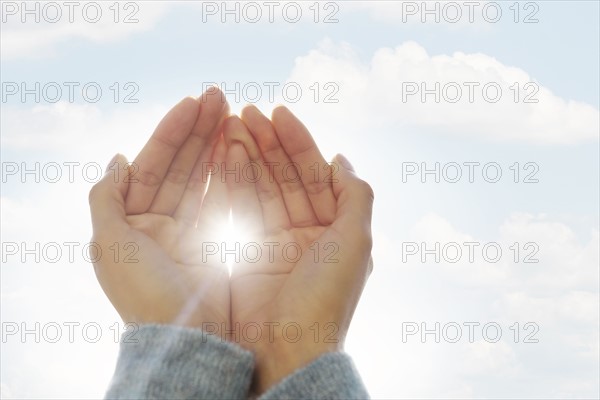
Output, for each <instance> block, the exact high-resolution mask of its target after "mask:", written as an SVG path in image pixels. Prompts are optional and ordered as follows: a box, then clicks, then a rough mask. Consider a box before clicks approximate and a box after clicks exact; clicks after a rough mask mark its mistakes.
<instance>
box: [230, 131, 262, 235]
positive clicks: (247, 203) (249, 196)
mask: <svg viewBox="0 0 600 400" xmlns="http://www.w3.org/2000/svg"><path fill="white" fill-rule="evenodd" d="M226 126H227V125H226ZM249 163H250V159H249V157H248V153H247V152H246V149H245V148H244V145H243V144H242V143H240V142H234V143H232V144H231V146H229V149H228V151H227V162H226V168H227V173H226V174H225V181H226V182H227V189H228V190H229V196H230V197H229V198H230V199H231V215H232V217H233V222H234V224H235V226H236V228H237V229H239V232H244V233H248V234H249V235H252V236H254V235H260V236H262V235H263V233H264V226H263V222H262V221H263V217H262V210H261V207H260V202H259V200H258V195H257V193H256V188H255V186H256V185H255V183H254V182H253V180H254V179H255V176H254V175H252V174H253V172H252V169H251V168H248V169H247V172H246V176H244V174H243V173H242V172H241V171H242V169H244V168H245V167H246V166H247V165H249Z"/></svg>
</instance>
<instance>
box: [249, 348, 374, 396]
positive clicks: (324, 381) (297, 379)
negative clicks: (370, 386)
mask: <svg viewBox="0 0 600 400" xmlns="http://www.w3.org/2000/svg"><path fill="white" fill-rule="evenodd" d="M368 398H369V393H367V389H366V388H365V386H364V384H363V382H362V380H361V378H360V375H359V374H358V371H357V370H356V368H355V367H354V363H353V362H352V360H351V359H350V356H348V355H347V354H346V353H327V354H325V355H322V356H321V357H319V358H317V359H316V360H315V361H313V362H312V363H310V364H308V365H307V366H306V367H304V368H301V369H299V370H297V371H295V372H294V373H292V374H291V375H289V376H287V377H286V378H284V379H283V380H282V381H281V382H279V383H278V384H276V385H275V386H273V387H272V388H270V389H269V390H268V391H267V392H266V393H265V394H264V395H262V396H261V397H259V399H260V400H270V399H368Z"/></svg>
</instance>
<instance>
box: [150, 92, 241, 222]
mask: <svg viewBox="0 0 600 400" xmlns="http://www.w3.org/2000/svg"><path fill="white" fill-rule="evenodd" d="M209 90H213V89H209ZM216 90H218V89H216ZM204 98H206V101H199V107H200V112H199V114H198V119H197V120H196V123H195V124H194V126H193V128H192V130H191V134H190V135H189V136H188V137H187V139H185V142H184V143H183V145H182V146H181V147H180V148H179V150H178V151H177V154H176V155H175V159H174V160H173V162H172V163H171V165H170V166H169V169H168V171H167V173H166V175H165V178H164V180H163V182H162V184H161V186H160V189H159V190H158V193H157V194H156V196H155V197H154V201H153V202H152V205H151V206H150V209H149V212H152V213H155V214H163V215H173V213H174V212H175V209H176V208H177V206H178V205H179V203H180V202H181V201H182V196H183V194H184V192H185V190H186V188H187V184H188V181H189V179H190V175H191V173H192V170H193V168H194V166H195V165H196V162H197V161H198V160H199V161H200V162H208V161H209V160H210V156H211V153H212V151H213V147H214V144H215V142H216V140H217V138H218V135H219V133H220V131H221V124H222V122H223V119H224V118H225V115H226V114H227V113H228V112H229V107H228V105H227V102H223V101H221V99H220V98H219V97H218V96H208V97H207V96H205V95H204V94H203V95H202V96H201V99H204ZM194 190H196V191H199V192H202V193H203V192H204V190H205V188H204V187H203V186H202V185H199V186H197V187H195V188H194ZM193 197H195V196H191V197H190V196H188V198H193ZM197 207H198V208H199V207H200V203H197Z"/></svg>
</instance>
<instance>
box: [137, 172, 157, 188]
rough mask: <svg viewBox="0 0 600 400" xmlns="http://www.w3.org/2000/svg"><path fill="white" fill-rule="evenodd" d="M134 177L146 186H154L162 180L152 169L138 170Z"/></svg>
mask: <svg viewBox="0 0 600 400" xmlns="http://www.w3.org/2000/svg"><path fill="white" fill-rule="evenodd" d="M136 178H137V179H138V182H139V183H141V184H142V185H144V186H148V187H156V186H158V185H160V183H161V181H162V179H161V177H160V176H158V175H157V174H156V173H154V172H152V171H139V172H138V174H137V176H136Z"/></svg>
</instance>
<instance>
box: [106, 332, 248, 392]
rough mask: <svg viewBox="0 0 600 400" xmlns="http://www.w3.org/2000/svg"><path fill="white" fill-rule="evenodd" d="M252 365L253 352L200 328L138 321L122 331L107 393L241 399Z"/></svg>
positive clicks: (246, 387) (246, 389)
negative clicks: (128, 330) (133, 328)
mask: <svg viewBox="0 0 600 400" xmlns="http://www.w3.org/2000/svg"><path fill="white" fill-rule="evenodd" d="M133 342H137V343H133ZM253 368H254V358H253V356H252V353H250V352H248V351H246V350H243V349H242V348H241V347H239V346H236V345H234V344H232V343H228V342H223V341H221V340H220V339H219V338H215V337H213V336H212V335H209V334H206V333H204V332H203V331H201V330H199V329H192V328H183V327H177V326H168V325H142V326H140V327H139V329H138V330H137V332H136V333H135V335H134V336H133V337H131V334H129V336H126V334H124V335H123V336H122V337H121V345H120V350H119V358H118V360H117V366H116V370H115V374H114V376H113V378H112V381H111V384H110V387H109V389H108V391H107V393H106V399H192V398H193V399H200V398H201V399H205V398H210V399H217V398H223V399H235V398H238V399H242V398H246V397H247V394H248V390H249V388H250V383H251V379H252V373H253Z"/></svg>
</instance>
